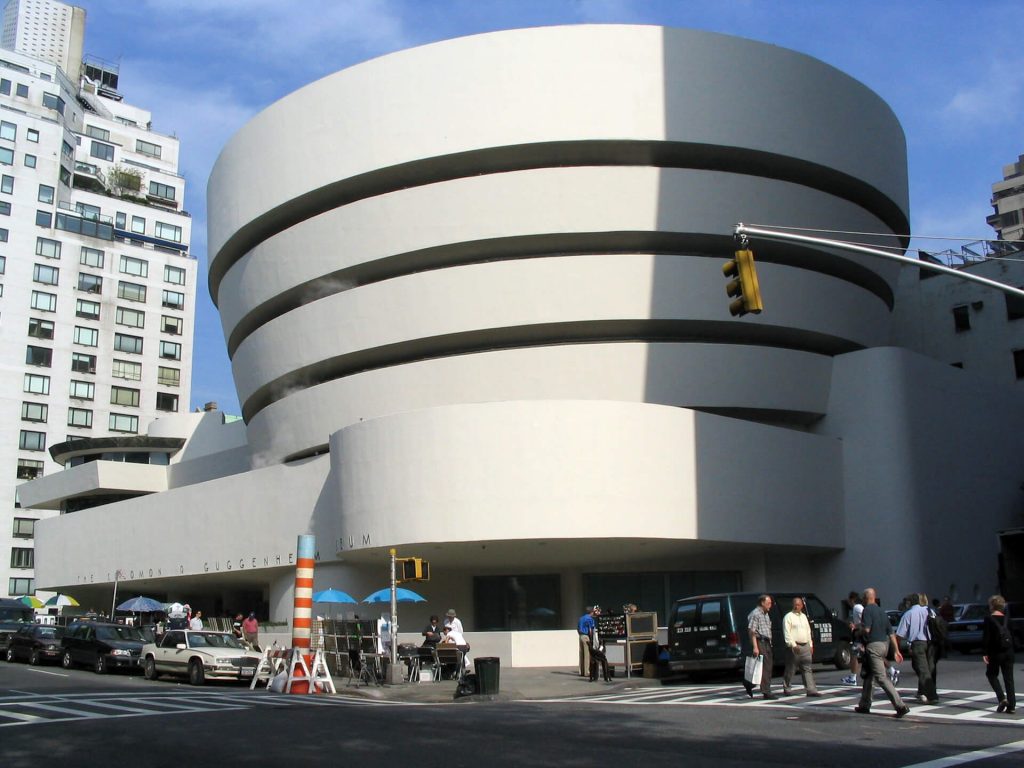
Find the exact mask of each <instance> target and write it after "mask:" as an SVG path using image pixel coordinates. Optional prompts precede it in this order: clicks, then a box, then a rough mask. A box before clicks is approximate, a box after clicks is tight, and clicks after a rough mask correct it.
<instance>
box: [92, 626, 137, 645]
mask: <svg viewBox="0 0 1024 768" xmlns="http://www.w3.org/2000/svg"><path fill="white" fill-rule="evenodd" d="M96 637H97V638H99V639H100V640H106V641H108V642H109V641H111V640H115V641H120V640H133V641H135V642H137V643H141V642H142V635H140V634H139V630H137V629H136V628H135V627H127V626H125V627H120V626H119V627H96Z"/></svg>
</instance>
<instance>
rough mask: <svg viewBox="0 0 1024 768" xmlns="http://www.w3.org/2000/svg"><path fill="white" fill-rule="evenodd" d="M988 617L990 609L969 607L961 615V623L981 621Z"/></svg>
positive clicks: (982, 606)
mask: <svg viewBox="0 0 1024 768" xmlns="http://www.w3.org/2000/svg"><path fill="white" fill-rule="evenodd" d="M986 616H988V609H987V608H986V607H985V606H984V605H968V606H967V607H966V608H964V612H963V613H961V614H960V621H979V620H981V619H984V618H985V617H986Z"/></svg>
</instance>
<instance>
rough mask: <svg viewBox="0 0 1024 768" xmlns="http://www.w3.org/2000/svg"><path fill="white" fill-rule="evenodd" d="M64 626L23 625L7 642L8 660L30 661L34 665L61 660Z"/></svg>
mask: <svg viewBox="0 0 1024 768" xmlns="http://www.w3.org/2000/svg"><path fill="white" fill-rule="evenodd" d="M63 634H64V628H63V627H52V626H49V625H47V624H29V625H27V626H24V627H22V628H21V629H19V630H18V631H17V632H15V633H14V634H13V635H11V637H10V640H9V641H8V643H7V661H9V662H14V661H28V663H29V664H31V665H32V666H36V665H37V664H41V663H43V662H44V661H60V655H61V646H60V638H61V635H63Z"/></svg>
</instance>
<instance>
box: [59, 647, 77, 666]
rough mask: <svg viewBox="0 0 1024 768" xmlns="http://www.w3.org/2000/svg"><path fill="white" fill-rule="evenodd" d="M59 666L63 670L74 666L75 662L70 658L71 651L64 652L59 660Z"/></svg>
mask: <svg viewBox="0 0 1024 768" xmlns="http://www.w3.org/2000/svg"><path fill="white" fill-rule="evenodd" d="M60 665H61V666H62V667H64V669H71V668H72V667H74V666H75V660H74V659H72V658H71V651H64V655H63V656H62V657H61V659H60Z"/></svg>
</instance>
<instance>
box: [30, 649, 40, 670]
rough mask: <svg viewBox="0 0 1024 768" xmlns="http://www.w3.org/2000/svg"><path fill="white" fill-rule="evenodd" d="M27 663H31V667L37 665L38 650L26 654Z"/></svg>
mask: <svg viewBox="0 0 1024 768" xmlns="http://www.w3.org/2000/svg"><path fill="white" fill-rule="evenodd" d="M28 663H29V664H31V665H32V666H33V667H38V666H39V651H36V650H33V651H32V652H31V653H30V654H29V655H28Z"/></svg>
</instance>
